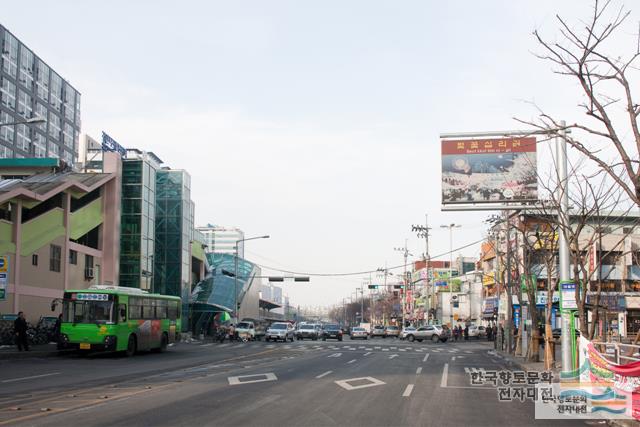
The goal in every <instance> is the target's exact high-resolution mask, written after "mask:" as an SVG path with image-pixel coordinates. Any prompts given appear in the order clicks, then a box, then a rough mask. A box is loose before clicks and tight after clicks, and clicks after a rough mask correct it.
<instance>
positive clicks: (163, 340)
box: [155, 333, 169, 353]
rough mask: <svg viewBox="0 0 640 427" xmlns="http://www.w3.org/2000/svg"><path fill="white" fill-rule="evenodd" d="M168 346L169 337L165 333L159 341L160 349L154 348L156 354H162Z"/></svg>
mask: <svg viewBox="0 0 640 427" xmlns="http://www.w3.org/2000/svg"><path fill="white" fill-rule="evenodd" d="M168 345H169V337H168V336H167V334H166V333H163V334H162V338H161V339H160V347H158V348H156V349H155V351H156V353H164V352H165V351H167V346H168Z"/></svg>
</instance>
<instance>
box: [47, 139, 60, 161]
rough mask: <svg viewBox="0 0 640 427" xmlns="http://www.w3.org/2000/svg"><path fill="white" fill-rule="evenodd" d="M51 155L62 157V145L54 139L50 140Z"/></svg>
mask: <svg viewBox="0 0 640 427" xmlns="http://www.w3.org/2000/svg"><path fill="white" fill-rule="evenodd" d="M49 157H55V158H56V159H57V158H60V146H59V145H58V144H56V143H55V142H53V141H49Z"/></svg>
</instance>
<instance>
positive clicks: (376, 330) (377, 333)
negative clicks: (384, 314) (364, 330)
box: [370, 325, 384, 338]
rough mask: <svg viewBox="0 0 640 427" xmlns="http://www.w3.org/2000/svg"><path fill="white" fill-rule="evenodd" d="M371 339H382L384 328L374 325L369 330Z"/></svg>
mask: <svg viewBox="0 0 640 427" xmlns="http://www.w3.org/2000/svg"><path fill="white" fill-rule="evenodd" d="M370 337H371V338H373V337H384V326H382V325H376V326H374V327H373V328H372V329H371V335H370Z"/></svg>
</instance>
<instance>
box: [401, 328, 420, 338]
mask: <svg viewBox="0 0 640 427" xmlns="http://www.w3.org/2000/svg"><path fill="white" fill-rule="evenodd" d="M416 331H417V328H415V327H414V326H407V327H406V328H404V329H403V330H402V332H400V339H402V340H405V339H406V340H409V341H413V338H414V337H415V334H416ZM409 337H412V338H409Z"/></svg>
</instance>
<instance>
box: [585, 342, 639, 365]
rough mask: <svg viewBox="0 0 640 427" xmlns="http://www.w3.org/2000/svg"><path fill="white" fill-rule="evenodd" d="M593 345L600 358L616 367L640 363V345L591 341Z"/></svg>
mask: <svg viewBox="0 0 640 427" xmlns="http://www.w3.org/2000/svg"><path fill="white" fill-rule="evenodd" d="M593 345H594V346H595V347H596V349H597V350H598V351H599V352H600V354H602V356H604V357H605V358H606V359H607V360H609V361H610V362H613V363H615V364H617V365H624V364H627V363H631V362H640V345H634V344H623V343H619V342H603V341H593Z"/></svg>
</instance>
